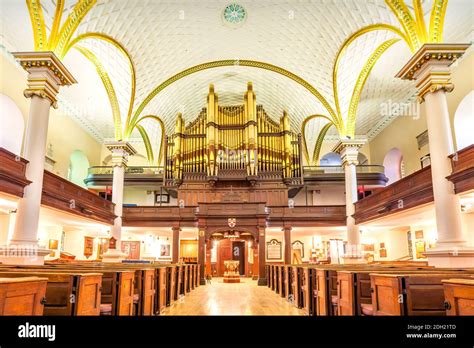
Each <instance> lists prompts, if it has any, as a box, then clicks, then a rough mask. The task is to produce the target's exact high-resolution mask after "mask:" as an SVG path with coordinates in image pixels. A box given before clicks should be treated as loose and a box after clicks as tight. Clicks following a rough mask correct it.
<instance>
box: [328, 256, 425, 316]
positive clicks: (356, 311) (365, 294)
mask: <svg viewBox="0 0 474 348" xmlns="http://www.w3.org/2000/svg"><path fill="white" fill-rule="evenodd" d="M429 270H430V268H427V267H423V266H421V267H417V266H410V265H408V266H405V267H398V265H397V266H390V265H389V264H386V263H385V264H383V265H366V266H365V267H364V266H359V267H358V268H357V269H352V270H347V269H343V270H338V271H337V313H338V315H350V316H352V315H372V314H371V313H372V292H371V284H370V274H371V273H377V272H379V273H393V272H395V273H397V272H401V271H405V272H423V271H425V272H428V271H429Z"/></svg>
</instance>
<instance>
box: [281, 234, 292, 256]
mask: <svg viewBox="0 0 474 348" xmlns="http://www.w3.org/2000/svg"><path fill="white" fill-rule="evenodd" d="M282 231H283V233H284V240H285V255H284V261H285V265H289V264H291V227H289V226H285V227H283V229H282Z"/></svg>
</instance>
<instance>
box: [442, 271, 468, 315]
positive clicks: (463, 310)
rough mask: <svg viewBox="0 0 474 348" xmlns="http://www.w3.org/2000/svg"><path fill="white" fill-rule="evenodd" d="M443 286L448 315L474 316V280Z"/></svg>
mask: <svg viewBox="0 0 474 348" xmlns="http://www.w3.org/2000/svg"><path fill="white" fill-rule="evenodd" d="M456 281H457V280H456ZM468 282H470V283H471V284H468ZM443 285H444V297H445V308H446V315H449V316H451V315H474V280H470V281H465V280H463V281H462V282H461V281H460V282H458V284H455V283H454V282H453V283H444V284H443Z"/></svg>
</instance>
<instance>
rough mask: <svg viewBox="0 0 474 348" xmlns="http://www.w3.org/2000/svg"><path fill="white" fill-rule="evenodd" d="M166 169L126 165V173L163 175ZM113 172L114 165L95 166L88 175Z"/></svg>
mask: <svg viewBox="0 0 474 348" xmlns="http://www.w3.org/2000/svg"><path fill="white" fill-rule="evenodd" d="M164 170H165V168H164V167H155V166H129V167H128V166H127V167H125V174H130V175H133V174H140V175H163V172H164ZM113 173H114V167H113V166H93V167H90V168H89V170H88V175H110V174H113Z"/></svg>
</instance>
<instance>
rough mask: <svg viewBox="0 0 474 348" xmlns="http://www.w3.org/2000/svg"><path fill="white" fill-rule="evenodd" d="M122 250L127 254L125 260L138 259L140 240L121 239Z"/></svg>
mask: <svg viewBox="0 0 474 348" xmlns="http://www.w3.org/2000/svg"><path fill="white" fill-rule="evenodd" d="M121 244H122V251H123V252H124V253H125V254H127V257H126V259H127V260H140V242H139V241H122V243H121Z"/></svg>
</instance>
